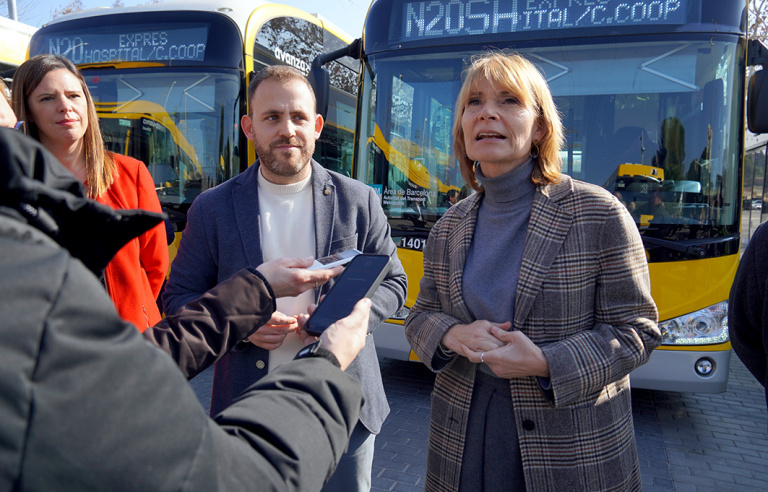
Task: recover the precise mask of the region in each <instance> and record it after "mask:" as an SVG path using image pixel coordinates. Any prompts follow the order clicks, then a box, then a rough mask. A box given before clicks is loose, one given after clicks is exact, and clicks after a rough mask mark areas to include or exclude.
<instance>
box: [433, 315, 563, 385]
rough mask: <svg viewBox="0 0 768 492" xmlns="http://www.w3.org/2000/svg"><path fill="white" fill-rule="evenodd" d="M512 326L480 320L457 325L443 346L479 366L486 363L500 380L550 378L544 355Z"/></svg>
mask: <svg viewBox="0 0 768 492" xmlns="http://www.w3.org/2000/svg"><path fill="white" fill-rule="evenodd" d="M511 328H512V323H510V322H509V321H506V322H504V323H493V322H490V321H487V320H478V321H474V322H472V323H470V324H456V325H453V326H452V327H451V328H449V329H448V331H447V332H446V333H445V335H443V340H442V344H443V345H444V346H445V347H447V348H449V349H451V350H453V351H454V352H456V353H457V354H459V355H461V356H463V357H466V358H467V359H469V361H470V362H474V363H476V364H479V363H485V364H486V365H487V366H488V367H489V368H490V369H491V371H493V373H494V374H495V375H496V376H498V377H500V378H506V379H511V378H519V377H528V376H542V377H549V364H548V363H547V359H546V357H545V356H544V352H542V350H541V349H540V348H539V347H537V346H536V344H534V343H533V342H532V341H531V339H530V338H528V337H527V336H526V335H525V334H524V333H523V332H521V331H518V330H511V331H510V329H511Z"/></svg>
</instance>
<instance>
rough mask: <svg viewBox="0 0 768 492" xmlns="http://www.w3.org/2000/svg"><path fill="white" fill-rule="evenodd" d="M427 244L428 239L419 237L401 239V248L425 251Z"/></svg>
mask: <svg viewBox="0 0 768 492" xmlns="http://www.w3.org/2000/svg"><path fill="white" fill-rule="evenodd" d="M425 244H427V240H426V239H420V238H418V237H404V238H402V239H401V240H400V247H401V248H405V249H414V250H416V251H423V250H424V245H425Z"/></svg>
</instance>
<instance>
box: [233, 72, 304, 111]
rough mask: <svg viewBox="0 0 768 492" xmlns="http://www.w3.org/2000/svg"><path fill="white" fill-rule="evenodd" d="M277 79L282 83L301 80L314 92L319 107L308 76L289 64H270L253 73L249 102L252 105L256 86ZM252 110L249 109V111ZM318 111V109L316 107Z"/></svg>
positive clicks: (249, 88) (249, 85) (249, 86)
mask: <svg viewBox="0 0 768 492" xmlns="http://www.w3.org/2000/svg"><path fill="white" fill-rule="evenodd" d="M273 79H274V80H276V81H278V82H280V83H283V84H284V83H286V82H290V81H292V80H299V81H301V82H303V83H304V84H306V85H307V88H309V93H310V94H312V101H313V102H314V103H315V108H317V99H316V98H315V91H314V90H313V89H312V86H311V85H310V84H309V81H308V80H307V77H305V76H304V74H303V73H301V72H299V71H298V70H296V69H295V68H293V67H290V66H288V65H270V66H268V67H264V68H262V69H261V70H259V71H258V72H256V73H254V74H253V77H252V78H251V82H250V84H248V93H247V95H248V104H249V105H250V103H251V99H252V98H253V94H254V93H255V92H256V88H257V87H258V86H259V84H261V83H262V82H264V81H265V80H273ZM250 111H252V109H251V110H249V112H250ZM315 111H317V109H315Z"/></svg>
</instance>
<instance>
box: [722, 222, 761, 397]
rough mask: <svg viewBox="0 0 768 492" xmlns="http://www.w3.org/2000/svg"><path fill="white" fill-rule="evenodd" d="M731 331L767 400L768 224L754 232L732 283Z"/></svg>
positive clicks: (738, 352)
mask: <svg viewBox="0 0 768 492" xmlns="http://www.w3.org/2000/svg"><path fill="white" fill-rule="evenodd" d="M728 331H729V335H730V337H731V345H733V351H734V352H736V355H738V356H739V359H741V361H742V362H743V363H744V365H745V366H746V367H747V369H749V372H751V373H752V375H753V376H755V378H757V380H758V381H760V384H762V385H763V386H764V387H765V388H766V393H765V400H766V404H768V365H767V364H766V358H768V226H766V225H765V224H762V225H760V227H758V228H757V229H756V230H755V233H754V234H753V235H752V239H750V241H749V244H748V245H747V249H746V250H745V251H744V255H743V256H742V257H741V262H740V263H739V269H738V270H737V271H736V277H735V278H734V279H733V285H732V286H731V295H730V298H729V300H728Z"/></svg>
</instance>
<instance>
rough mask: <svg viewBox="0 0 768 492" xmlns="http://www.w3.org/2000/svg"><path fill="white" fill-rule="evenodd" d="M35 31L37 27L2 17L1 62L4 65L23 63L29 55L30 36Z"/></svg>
mask: <svg viewBox="0 0 768 492" xmlns="http://www.w3.org/2000/svg"><path fill="white" fill-rule="evenodd" d="M35 31H37V28H36V27H32V26H29V25H27V24H23V23H21V22H18V21H15V20H11V19H8V18H6V17H0V32H2V36H3V42H2V43H0V62H2V66H3V67H5V66H6V65H11V66H14V67H17V66H19V65H21V63H22V62H23V61H24V60H25V59H26V57H27V47H28V46H29V38H31V37H32V35H33V34H34V33H35Z"/></svg>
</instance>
